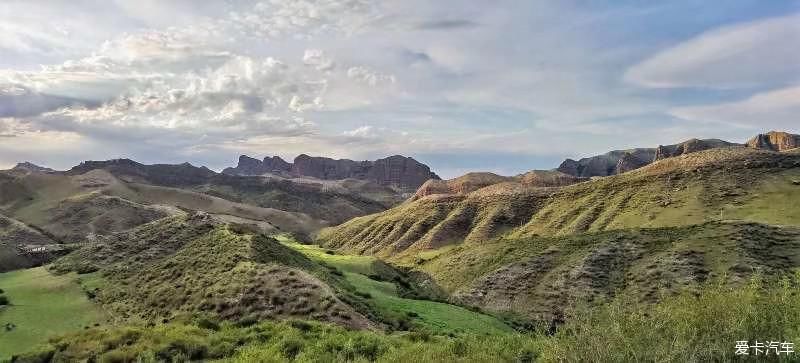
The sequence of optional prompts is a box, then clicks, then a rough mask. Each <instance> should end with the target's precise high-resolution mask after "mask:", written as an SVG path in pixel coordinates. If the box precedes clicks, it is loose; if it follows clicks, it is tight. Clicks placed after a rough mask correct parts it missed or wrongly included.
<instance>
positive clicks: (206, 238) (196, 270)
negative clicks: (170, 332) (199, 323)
mask: <svg viewBox="0 0 800 363" xmlns="http://www.w3.org/2000/svg"><path fill="white" fill-rule="evenodd" d="M53 269H54V270H55V271H59V272H68V271H77V272H81V273H89V272H91V273H93V275H94V276H95V277H96V278H95V279H94V282H93V285H92V286H91V287H90V292H91V293H92V295H94V296H96V297H95V299H96V300H97V301H98V302H99V303H100V304H102V305H103V306H105V307H106V308H107V309H108V310H109V311H111V312H112V313H113V315H114V317H115V318H116V319H117V320H118V321H121V322H123V321H137V320H144V321H151V322H153V321H162V320H169V319H172V318H175V317H176V316H180V315H182V314H194V313H201V314H208V315H210V316H215V317H219V318H222V319H226V320H233V321H245V320H249V321H258V320H261V319H284V318H288V317H293V316H296V317H303V318H313V319H317V320H323V321H330V322H335V323H339V324H342V325H346V326H350V327H354V328H369V327H373V326H375V323H373V322H371V321H370V320H368V319H367V318H366V317H364V315H363V314H361V313H360V312H358V311H356V310H354V308H353V307H351V306H350V305H348V304H346V303H344V302H342V300H341V299H340V296H341V297H344V298H347V296H348V295H347V294H348V290H347V289H348V286H347V285H346V283H344V282H342V281H341V278H339V277H338V276H335V275H333V274H331V273H330V271H328V269H326V268H325V267H324V266H322V265H320V264H317V263H314V262H313V261H311V260H309V259H307V258H306V257H305V256H303V255H302V254H299V253H297V252H295V251H294V250H292V249H290V248H287V247H285V246H283V245H281V244H280V243H278V242H277V241H276V240H274V239H272V238H269V237H266V236H264V235H262V234H253V233H251V231H250V230H249V229H248V227H247V226H237V225H231V224H227V223H222V222H220V221H218V220H216V219H215V218H214V217H212V216H211V215H208V214H205V213H198V214H193V215H191V216H188V217H172V218H167V219H162V220H159V221H155V222H152V223H149V224H145V225H143V226H141V227H138V228H135V229H132V230H130V231H126V232H121V233H117V234H113V235H110V236H105V237H101V238H99V239H98V240H97V241H96V242H95V243H94V244H93V245H90V246H86V247H84V248H82V249H80V250H78V251H76V252H74V253H72V254H70V255H68V256H66V257H64V258H62V259H60V260H58V261H57V262H56V263H55V264H54V266H53Z"/></svg>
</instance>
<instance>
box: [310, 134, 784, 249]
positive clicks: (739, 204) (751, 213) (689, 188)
mask: <svg viewBox="0 0 800 363" xmlns="http://www.w3.org/2000/svg"><path fill="white" fill-rule="evenodd" d="M798 175H800V155H798V154H793V153H773V152H764V151H756V150H750V149H744V148H733V149H715V150H708V151H703V152H698V153H692V154H688V155H685V156H682V157H676V158H669V159H665V160H662V161H660V162H657V163H654V164H651V165H649V166H647V167H645V168H642V169H639V170H636V171H633V172H630V173H625V174H622V175H618V176H612V177H607V178H602V179H596V180H592V181H590V182H585V183H581V184H577V185H572V186H568V187H563V188H559V189H541V188H523V187H512V186H509V185H495V186H490V187H487V188H484V189H481V190H478V191H476V192H473V193H470V194H468V195H466V196H447V197H445V196H441V195H438V196H437V195H434V196H429V197H426V198H421V199H419V200H416V201H413V202H409V203H405V204H403V205H401V206H398V207H396V208H393V209H391V210H388V211H386V212H383V213H379V214H375V215H370V216H365V217H360V218H356V219H353V220H352V221H349V222H347V223H344V224H342V225H340V226H337V227H334V228H329V229H326V230H323V231H322V233H321V234H320V239H321V240H322V241H323V242H324V243H325V244H326V245H328V246H331V247H335V248H343V249H346V250H350V251H354V252H358V253H367V254H376V255H380V256H391V255H396V254H403V253H406V254H409V255H414V254H417V253H419V252H420V251H425V250H428V249H435V248H439V247H441V246H446V245H450V244H457V243H460V242H462V241H467V242H471V241H473V242H479V241H484V240H488V239H492V238H495V237H499V236H503V235H511V236H515V237H524V236H532V235H570V234H576V233H585V232H594V231H605V230H615V229H626V228H641V227H645V228H647V227H652V228H656V227H668V226H681V225H691V224H697V223H703V222H706V221H712V220H717V219H720V216H721V217H722V218H725V219H730V218H738V219H745V220H750V221H754V222H760V223H767V224H782V225H800V219H798V218H796V217H797V212H796V208H793V207H794V206H795V205H797V203H798V202H800V186H797V185H794V184H793V183H792V182H793V181H794V180H796V179H797V178H798Z"/></svg>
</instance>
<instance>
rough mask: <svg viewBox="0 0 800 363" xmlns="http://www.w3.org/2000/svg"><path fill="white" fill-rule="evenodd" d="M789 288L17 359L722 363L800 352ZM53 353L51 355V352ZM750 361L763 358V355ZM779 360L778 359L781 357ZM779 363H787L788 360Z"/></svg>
mask: <svg viewBox="0 0 800 363" xmlns="http://www.w3.org/2000/svg"><path fill="white" fill-rule="evenodd" d="M798 282H799V281H798V280H797V279H794V280H791V279H789V280H785V281H784V282H783V283H780V284H774V285H768V286H760V285H759V284H758V283H757V282H756V281H754V282H752V283H750V284H747V285H746V286H745V287H743V288H740V289H727V288H724V287H722V285H720V284H708V285H707V286H706V288H704V289H702V290H701V293H700V294H699V295H698V296H695V295H693V294H682V295H678V296H674V297H668V298H666V299H665V300H664V301H663V302H662V303H661V304H659V305H657V306H653V305H649V304H642V303H639V302H637V301H635V300H630V299H621V300H619V301H617V302H614V303H613V304H609V305H604V306H600V307H598V308H593V309H588V308H580V309H578V310H577V311H576V312H575V315H574V316H573V317H572V319H570V321H569V322H568V323H566V324H565V325H563V326H562V327H561V328H560V329H558V331H557V332H556V333H555V334H554V335H544V334H538V333H531V334H504V335H496V336H489V337H486V336H469V335H467V336H459V337H455V338H450V337H442V336H429V335H425V334H414V333H411V334H392V335H384V334H376V333H374V332H365V331H348V330H344V329H342V328H339V327H335V326H330V325H322V324H318V323H305V322H278V323H276V322H262V323H259V324H256V325H252V326H248V327H237V326H233V325H230V324H222V325H221V326H220V325H216V324H213V323H208V322H200V323H199V324H195V323H188V324H187V323H170V324H166V325H158V326H156V327H152V328H141V327H117V328H113V329H89V330H87V331H84V332H80V333H76V334H72V335H69V336H66V337H63V338H59V339H57V340H55V341H54V342H53V343H52V344H51V345H50V346H48V347H44V348H43V349H41V350H40V351H37V352H35V353H32V354H29V355H27V356H25V357H23V358H24V359H23V360H20V361H25V362H40V361H42V360H40V359H37V358H43V357H44V358H52V359H54V360H56V361H81V360H86V359H94V360H95V361H100V362H102V361H118V362H122V361H140V362H155V361H183V360H186V359H187V358H191V359H195V360H213V359H222V361H223V362H284V361H291V360H294V361H298V362H345V361H356V362H366V361H374V362H409V361H413V362H531V361H536V362H726V361H733V360H736V359H737V357H736V356H735V355H734V352H735V350H734V345H735V343H736V341H739V340H746V341H749V342H750V344H753V343H754V342H755V341H756V340H758V341H761V342H763V341H765V340H774V341H779V342H784V341H785V342H793V343H794V344H795V346H797V344H800V330H798V327H799V326H800V294H797V289H798ZM56 347H59V349H57V348H56ZM752 354H753V353H752V351H751V357H750V359H749V360H753V361H756V360H758V359H757V358H761V359H764V358H765V357H764V355H763V353H762V355H760V356H759V357H754V356H752ZM782 358H784V359H785V358H787V356H786V355H783V356H782ZM788 358H790V359H785V360H784V361H795V360H796V354H795V355H794V356H791V357H788Z"/></svg>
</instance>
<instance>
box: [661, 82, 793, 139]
mask: <svg viewBox="0 0 800 363" xmlns="http://www.w3.org/2000/svg"><path fill="white" fill-rule="evenodd" d="M670 113H671V114H672V115H673V116H675V117H678V118H682V119H685V120H692V121H701V122H717V123H724V124H730V125H736V126H741V127H749V128H755V129H764V128H769V129H773V128H776V129H788V130H797V128H798V126H799V125H800V118H799V117H798V115H800V86H795V87H788V88H783V89H778V90H774V91H769V92H763V93H758V94H755V95H753V96H751V97H749V98H747V99H745V100H742V101H736V102H728V103H721V104H715V105H705V106H693V107H680V108H675V109H673V110H671V111H670Z"/></svg>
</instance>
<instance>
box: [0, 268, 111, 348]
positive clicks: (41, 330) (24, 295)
mask: <svg viewBox="0 0 800 363" xmlns="http://www.w3.org/2000/svg"><path fill="white" fill-rule="evenodd" d="M0 289H3V290H5V295H6V296H7V297H8V298H9V300H10V301H11V304H12V305H11V306H8V307H5V308H0V359H7V358H9V357H10V356H11V355H12V354H17V353H21V352H25V351H29V350H31V348H33V347H35V346H36V345H39V344H42V343H45V342H46V341H47V339H48V338H50V337H52V336H55V335H60V334H64V333H68V332H74V331H76V330H81V329H83V328H84V327H87V326H92V325H94V324H96V323H103V322H104V321H105V320H106V316H105V314H104V313H103V311H102V310H101V309H100V308H99V307H97V306H96V305H94V304H93V303H92V302H91V301H89V300H88V299H87V297H86V295H85V294H84V293H83V291H82V290H81V288H80V287H79V286H78V284H77V283H76V276H75V274H69V275H62V276H56V275H53V274H51V273H49V272H47V270H45V269H44V268H43V267H37V268H32V269H27V270H19V271H14V272H7V273H3V274H0ZM7 323H11V324H14V325H16V328H14V329H12V330H11V331H6V329H5V328H4V326H5V325H6V324H7Z"/></svg>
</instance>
